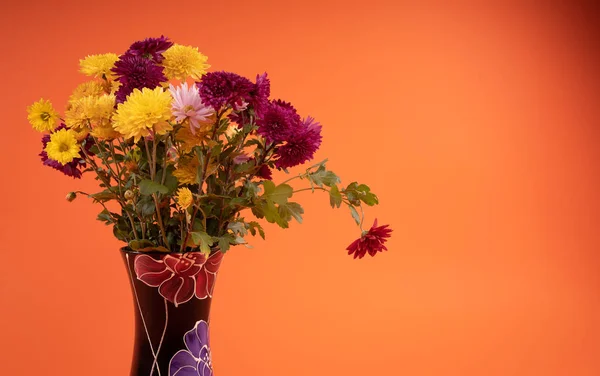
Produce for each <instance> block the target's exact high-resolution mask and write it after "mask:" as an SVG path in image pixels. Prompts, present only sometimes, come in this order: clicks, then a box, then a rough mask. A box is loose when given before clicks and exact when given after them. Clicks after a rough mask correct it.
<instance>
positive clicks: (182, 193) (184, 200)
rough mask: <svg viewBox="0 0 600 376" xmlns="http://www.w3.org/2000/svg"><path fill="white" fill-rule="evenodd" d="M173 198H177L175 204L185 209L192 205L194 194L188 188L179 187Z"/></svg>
mask: <svg viewBox="0 0 600 376" xmlns="http://www.w3.org/2000/svg"><path fill="white" fill-rule="evenodd" d="M175 200H177V206H179V207H180V208H181V209H184V210H185V209H187V208H189V207H190V205H192V202H194V195H192V191H190V190H189V189H188V188H185V187H183V188H179V189H178V190H177V196H176V197H175Z"/></svg>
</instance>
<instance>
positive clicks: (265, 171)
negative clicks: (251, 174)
mask: <svg viewBox="0 0 600 376" xmlns="http://www.w3.org/2000/svg"><path fill="white" fill-rule="evenodd" d="M256 176H258V177H259V178H261V179H265V180H273V173H272V172H271V169H270V168H269V166H267V165H266V164H264V165H262V166H260V168H259V169H258V172H257V173H256Z"/></svg>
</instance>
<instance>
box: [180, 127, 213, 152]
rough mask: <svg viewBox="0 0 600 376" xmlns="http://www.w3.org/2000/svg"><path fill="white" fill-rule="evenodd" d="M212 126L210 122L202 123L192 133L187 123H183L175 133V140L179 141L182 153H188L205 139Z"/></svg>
mask: <svg viewBox="0 0 600 376" xmlns="http://www.w3.org/2000/svg"><path fill="white" fill-rule="evenodd" d="M212 127H213V124H211V123H208V122H207V123H206V126H204V123H202V125H201V127H200V129H199V130H198V131H196V134H193V133H192V131H191V130H190V126H189V124H184V126H183V127H181V129H179V130H178V131H177V134H176V135H175V140H177V142H179V143H180V146H181V151H182V152H183V154H187V153H190V152H191V151H192V149H193V148H194V147H195V146H198V145H200V144H201V143H202V141H203V140H206V139H207V137H208V133H209V131H210V130H211V129H212Z"/></svg>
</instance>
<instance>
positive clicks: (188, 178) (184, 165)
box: [173, 157, 200, 184]
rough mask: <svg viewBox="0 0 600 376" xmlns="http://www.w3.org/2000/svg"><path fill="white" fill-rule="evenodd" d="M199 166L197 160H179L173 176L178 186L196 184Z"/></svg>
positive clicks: (187, 158)
mask: <svg viewBox="0 0 600 376" xmlns="http://www.w3.org/2000/svg"><path fill="white" fill-rule="evenodd" d="M199 166H200V162H198V158H195V157H194V158H189V157H186V158H180V159H179V162H178V163H177V168H176V169H175V171H173V176H175V177H176V178H177V180H178V181H179V184H196V183H197V182H196V178H197V176H198V167H199Z"/></svg>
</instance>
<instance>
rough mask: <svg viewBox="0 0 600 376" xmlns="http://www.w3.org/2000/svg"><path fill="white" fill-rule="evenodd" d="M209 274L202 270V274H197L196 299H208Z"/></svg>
mask: <svg viewBox="0 0 600 376" xmlns="http://www.w3.org/2000/svg"><path fill="white" fill-rule="evenodd" d="M207 274H208V273H206V271H205V270H202V271H201V272H200V273H198V274H196V298H198V299H206V298H208V289H207V284H208V275H207Z"/></svg>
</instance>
